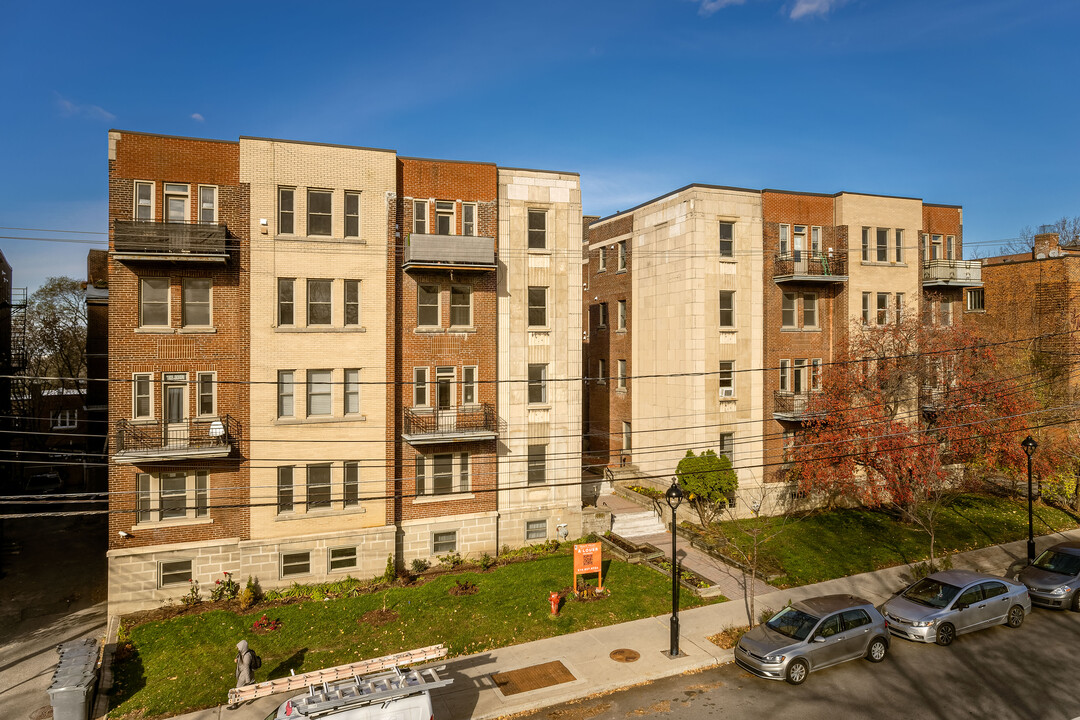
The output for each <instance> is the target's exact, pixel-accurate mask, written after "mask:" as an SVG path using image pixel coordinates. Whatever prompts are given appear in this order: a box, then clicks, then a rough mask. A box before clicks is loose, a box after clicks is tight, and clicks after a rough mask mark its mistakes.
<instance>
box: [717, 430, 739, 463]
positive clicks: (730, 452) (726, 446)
mask: <svg viewBox="0 0 1080 720" xmlns="http://www.w3.org/2000/svg"><path fill="white" fill-rule="evenodd" d="M716 454H717V455H726V456H727V459H728V461H729V462H731V463H734V462H735V433H733V432H727V433H720V435H719V437H718V438H717V443H716Z"/></svg>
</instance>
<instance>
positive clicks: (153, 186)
mask: <svg viewBox="0 0 1080 720" xmlns="http://www.w3.org/2000/svg"><path fill="white" fill-rule="evenodd" d="M140 186H142V187H149V188H150V197H149V199H147V201H146V204H143V203H140V202H139V187H140ZM156 194H157V183H155V182H153V181H152V180H136V181H135V188H134V196H133V198H132V200H133V202H134V207H133V208H132V215H131V217H132V218H133V219H135V220H142V221H145V222H152V221H153V220H154V218H155V217H157V214H156V212H155V210H156V208H155V205H154V199H155V195H156ZM140 207H145V208H146V209H147V214H146V217H139V208H140Z"/></svg>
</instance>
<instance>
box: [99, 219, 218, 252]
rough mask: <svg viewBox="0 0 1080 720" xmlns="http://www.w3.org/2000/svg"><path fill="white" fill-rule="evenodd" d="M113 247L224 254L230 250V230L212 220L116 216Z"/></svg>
mask: <svg viewBox="0 0 1080 720" xmlns="http://www.w3.org/2000/svg"><path fill="white" fill-rule="evenodd" d="M113 249H114V250H115V251H116V252H121V253H147V254H154V253H168V254H172V255H183V254H190V255H224V254H227V253H228V252H229V242H228V230H227V228H226V227H225V226H224V225H218V224H210V223H182V222H164V221H160V220H117V221H115V223H114V225H113Z"/></svg>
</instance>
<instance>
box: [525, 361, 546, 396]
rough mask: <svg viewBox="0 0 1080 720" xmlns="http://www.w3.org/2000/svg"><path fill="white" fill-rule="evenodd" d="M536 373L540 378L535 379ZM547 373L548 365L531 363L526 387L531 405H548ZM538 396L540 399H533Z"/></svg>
mask: <svg viewBox="0 0 1080 720" xmlns="http://www.w3.org/2000/svg"><path fill="white" fill-rule="evenodd" d="M534 371H536V372H538V373H539V375H540V377H539V378H536V379H534V377H533V375H534ZM547 371H548V365H547V363H529V366H528V376H527V377H528V383H527V387H526V392H527V399H528V404H529V405H546V404H547V403H548V389H547ZM537 394H538V395H539V398H538V399H533V398H534V395H537Z"/></svg>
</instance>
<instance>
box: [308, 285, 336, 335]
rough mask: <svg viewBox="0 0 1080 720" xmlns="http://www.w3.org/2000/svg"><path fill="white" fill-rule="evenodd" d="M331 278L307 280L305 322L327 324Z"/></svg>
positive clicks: (331, 303) (328, 321) (330, 304)
mask: <svg viewBox="0 0 1080 720" xmlns="http://www.w3.org/2000/svg"><path fill="white" fill-rule="evenodd" d="M333 286H334V282H333V281H332V280H308V281H307V324H308V325H329V324H330V318H331V307H332V305H333V300H332V299H331V294H332V292H333Z"/></svg>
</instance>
